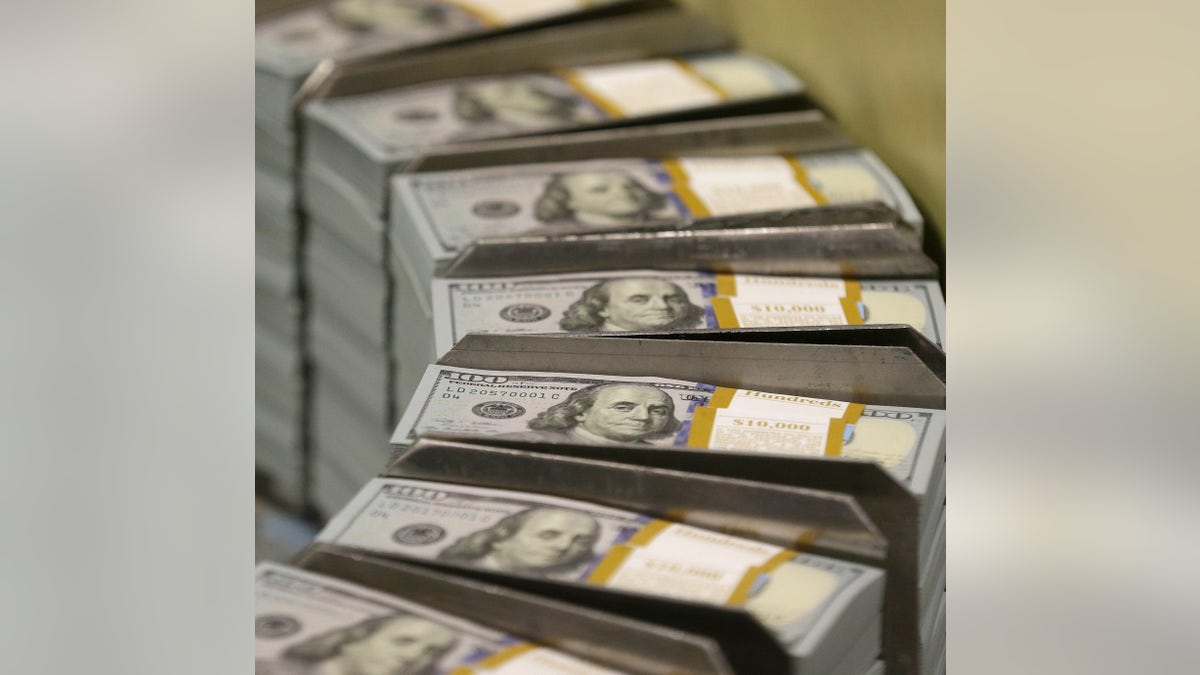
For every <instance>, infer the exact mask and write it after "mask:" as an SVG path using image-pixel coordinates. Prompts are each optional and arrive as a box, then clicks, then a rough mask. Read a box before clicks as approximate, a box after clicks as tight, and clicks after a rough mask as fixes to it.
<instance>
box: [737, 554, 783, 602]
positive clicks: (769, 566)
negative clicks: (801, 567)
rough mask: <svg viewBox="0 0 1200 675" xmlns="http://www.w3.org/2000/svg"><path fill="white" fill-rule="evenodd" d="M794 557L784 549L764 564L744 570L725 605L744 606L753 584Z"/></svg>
mask: <svg viewBox="0 0 1200 675" xmlns="http://www.w3.org/2000/svg"><path fill="white" fill-rule="evenodd" d="M795 556H796V552H795V551H789V550H787V549H784V550H782V551H780V552H779V553H776V554H775V555H773V556H771V557H770V558H769V559H768V560H767V561H766V562H765V563H763V564H761V565H758V566H756V567H751V568H750V569H748V570H746V574H745V575H744V576H743V577H742V580H741V581H740V582H739V583H738V585H737V588H735V589H733V593H731V594H730V595H729V599H728V600H726V601H725V604H726V605H730V606H734V607H736V606H738V605H742V604H745V602H746V600H747V599H749V597H750V589H752V588H754V582H755V581H758V578H759V577H760V576H762V575H764V574H770V573H771V572H773V571H774V570H775V568H777V567H779V566H780V565H782V564H784V563H785V562H787V561H789V560H791V559H792V558H794V557H795Z"/></svg>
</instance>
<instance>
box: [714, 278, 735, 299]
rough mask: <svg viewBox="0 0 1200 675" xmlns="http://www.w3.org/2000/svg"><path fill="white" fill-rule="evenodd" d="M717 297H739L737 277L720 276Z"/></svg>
mask: <svg viewBox="0 0 1200 675" xmlns="http://www.w3.org/2000/svg"><path fill="white" fill-rule="evenodd" d="M717 295H733V296H735V295H737V277H736V276H734V275H732V274H718V275H717Z"/></svg>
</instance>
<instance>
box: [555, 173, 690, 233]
mask: <svg viewBox="0 0 1200 675" xmlns="http://www.w3.org/2000/svg"><path fill="white" fill-rule="evenodd" d="M666 206H667V198H666V197H664V196H663V195H661V194H659V193H657V192H655V191H653V190H651V189H650V188H648V187H646V186H645V185H643V184H642V182H641V181H639V180H638V179H637V178H634V177H633V176H631V175H629V174H628V173H626V172H624V171H620V170H608V171H576V172H572V173H560V174H555V175H554V176H553V177H551V178H550V180H549V181H548V182H547V183H546V186H545V188H543V190H542V194H541V196H539V197H538V198H537V201H536V202H534V206H533V215H534V217H535V218H537V219H538V220H539V221H541V222H543V223H545V224H547V225H559V224H582V225H592V226H596V227H601V226H619V225H636V224H639V223H644V222H646V221H647V220H649V219H650V218H651V217H652V216H653V215H654V213H655V212H656V211H659V210H661V209H662V208H664V207H666Z"/></svg>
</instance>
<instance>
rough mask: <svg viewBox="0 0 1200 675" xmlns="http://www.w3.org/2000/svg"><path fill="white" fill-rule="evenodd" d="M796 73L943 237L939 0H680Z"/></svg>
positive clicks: (942, 21)
mask: <svg viewBox="0 0 1200 675" xmlns="http://www.w3.org/2000/svg"><path fill="white" fill-rule="evenodd" d="M682 2H683V4H685V5H687V6H689V7H692V8H693V9H696V10H698V11H701V12H703V13H704V14H706V15H707V16H709V17H710V18H712V19H714V20H715V21H717V22H718V23H719V24H721V25H723V26H725V27H726V28H728V29H729V30H730V31H731V32H732V33H733V34H734V35H736V36H737V38H738V40H739V41H740V43H741V44H742V46H743V47H745V48H747V49H749V50H753V51H756V52H758V53H761V54H763V55H765V56H769V57H771V58H773V59H776V60H778V61H780V62H781V63H783V64H784V65H786V66H788V67H789V68H791V69H792V70H793V71H794V72H795V73H797V74H798V75H799V76H800V77H801V78H802V79H803V80H804V81H805V82H806V83H807V84H808V86H809V88H810V89H811V91H812V93H813V96H814V97H816V99H817V100H818V101H820V102H821V104H822V105H823V106H825V107H826V108H827V109H828V110H829V112H830V113H831V114H832V115H833V116H834V117H835V118H836V119H837V120H838V121H839V122H840V123H841V125H842V127H843V128H845V130H846V132H847V133H849V134H850V136H851V137H852V138H854V139H855V140H857V141H858V142H859V143H861V144H862V145H864V146H866V147H868V148H870V149H872V150H874V151H875V152H876V154H878V155H879V156H880V157H881V158H882V159H883V161H884V162H886V163H887V164H888V166H890V167H892V169H893V170H894V171H895V172H896V173H897V174H898V175H899V176H900V178H901V180H903V181H904V183H905V185H907V186H908V188H909V190H910V191H911V192H912V193H913V198H914V199H916V201H917V203H918V205H919V206H920V207H921V209H922V211H924V212H925V214H926V216H927V217H928V218H929V219H930V221H931V223H930V224H931V225H932V227H931V228H930V229H931V230H932V231H933V232H935V233H936V236H935V237H934V238H933V240H932V241H930V240H929V238H927V242H928V243H929V244H930V245H931V246H932V247H935V248H936V249H938V250H939V251H940V250H941V249H943V248H944V246H945V240H946V231H945V223H946V3H945V0H902V1H901V0H682Z"/></svg>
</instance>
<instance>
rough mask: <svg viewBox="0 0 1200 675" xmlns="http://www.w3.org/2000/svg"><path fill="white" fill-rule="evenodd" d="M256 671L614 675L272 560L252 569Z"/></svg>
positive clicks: (292, 674) (286, 674)
mask: <svg viewBox="0 0 1200 675" xmlns="http://www.w3.org/2000/svg"><path fill="white" fill-rule="evenodd" d="M254 672H256V673H259V674H260V675H300V674H301V673H361V674H364V675H365V674H367V673H381V674H382V673H397V674H409V675H421V674H427V673H451V672H453V673H457V674H459V675H468V674H471V673H478V674H480V675H482V674H483V673H507V674H512V673H531V672H537V673H545V674H546V675H616V674H617V673H619V672H620V671H617V670H612V669H610V668H604V667H601V666H599V665H596V664H593V663H589V662H587V661H584V660H582V659H579V658H576V657H574V656H571V655H570V654H566V653H564V652H561V651H558V650H555V649H551V648H549V647H545V646H542V645H538V644H534V643H530V642H525V641H522V640H519V639H517V638H515V637H512V636H510V635H505V634H504V633H501V632H498V631H496V630H493V629H491V628H488V627H486V626H482V625H480V624H477V623H474V622H471V621H467V620H465V619H461V618H459V617H456V616H453V615H450V614H447V613H445V612H441V611H438V610H436V609H433V608H432V607H428V606H425V605H421V604H418V603H415V602H410V601H407V600H404V599H403V598H399V597H397V596H394V595H389V594H387V593H381V592H379V591H376V590H374V589H370V588H367V587H364V586H361V585H358V584H352V583H349V582H346V581H343V580H341V579H336V578H333V577H330V576H326V575H322V574H314V573H312V572H307V571H303V570H299V569H296V568H293V567H288V566H284V565H278V564H275V563H261V564H259V565H258V567H257V569H256V570H255V617H254Z"/></svg>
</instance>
